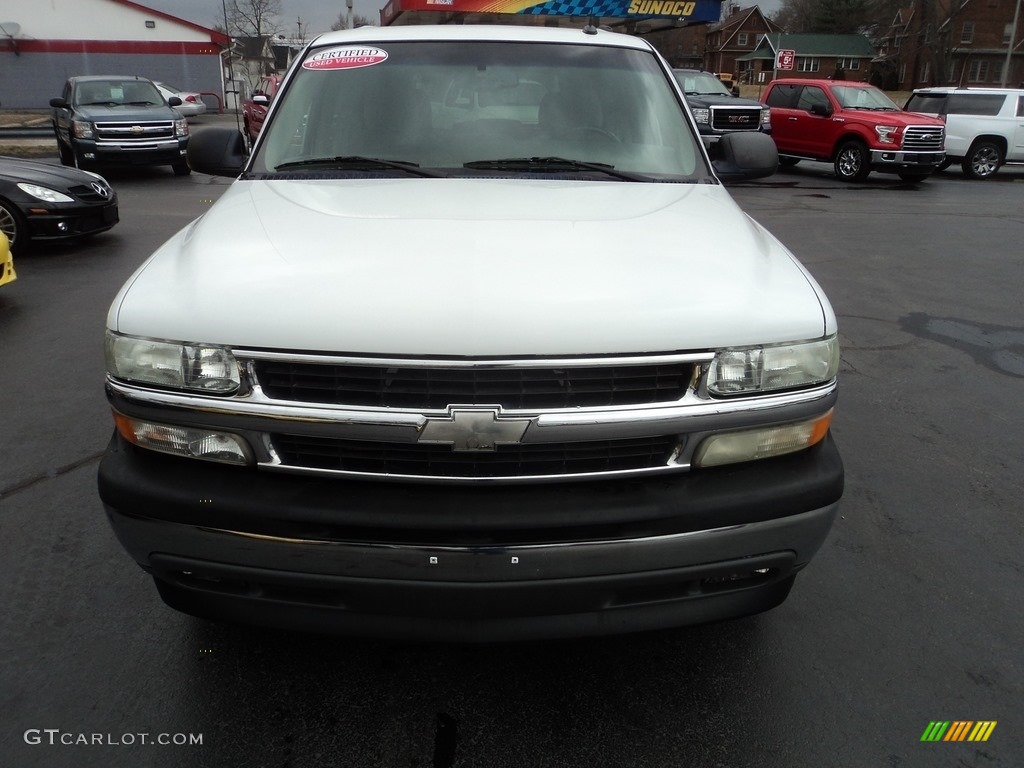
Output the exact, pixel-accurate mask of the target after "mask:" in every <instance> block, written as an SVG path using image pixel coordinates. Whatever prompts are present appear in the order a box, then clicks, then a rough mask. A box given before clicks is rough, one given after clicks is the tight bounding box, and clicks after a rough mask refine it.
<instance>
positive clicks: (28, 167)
mask: <svg viewBox="0 0 1024 768" xmlns="http://www.w3.org/2000/svg"><path fill="white" fill-rule="evenodd" d="M117 221H118V213H117V194H116V193H115V192H114V190H113V188H112V187H111V186H110V184H108V183H107V180H106V179H104V178H103V177H102V176H99V175H97V174H95V173H90V172H88V171H81V170H78V169H77V168H65V167H62V166H59V165H51V164H49V163H40V162H36V161H33V160H21V159H19V158H14V157H0V232H3V233H4V234H5V235H7V239H8V240H9V241H10V243H11V252H12V253H14V254H21V253H25V251H26V250H27V248H28V247H29V244H30V243H32V242H34V241H42V240H63V239H67V238H75V237H83V236H85V235H94V234H96V233H97V232H103V231H105V230H108V229H110V228H111V227H112V226H114V225H115V224H117Z"/></svg>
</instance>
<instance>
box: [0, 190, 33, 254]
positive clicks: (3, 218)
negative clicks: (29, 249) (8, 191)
mask: <svg viewBox="0 0 1024 768" xmlns="http://www.w3.org/2000/svg"><path fill="white" fill-rule="evenodd" d="M0 232H3V233H4V234H5V235H7V241H8V243H9V244H10V247H11V253H15V254H17V253H20V252H21V251H22V250H23V249H24V248H25V247H26V246H27V245H28V226H27V225H26V224H25V217H24V216H22V215H21V211H19V210H18V209H17V208H16V207H15V206H14V205H12V204H11V203H9V202H7V201H6V200H4V199H3V198H2V197H0Z"/></svg>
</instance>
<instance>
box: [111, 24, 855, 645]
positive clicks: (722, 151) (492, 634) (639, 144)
mask: <svg viewBox="0 0 1024 768" xmlns="http://www.w3.org/2000/svg"><path fill="white" fill-rule="evenodd" d="M189 161H190V163H191V165H192V167H193V169H194V170H195V171H198V172H204V173H219V174H224V175H230V176H232V177H237V179H236V181H234V183H233V184H232V185H231V186H230V188H228V189H227V191H226V192H225V193H224V195H223V196H222V197H221V198H220V199H219V201H218V202H217V203H216V204H215V205H213V206H212V207H211V208H210V210H209V211H208V212H207V213H206V214H205V215H203V216H202V217H201V218H200V219H198V220H197V221H195V222H193V223H192V224H191V225H189V226H187V227H186V228H185V229H183V230H182V231H181V232H179V233H178V234H177V235H176V236H174V237H173V238H171V239H170V240H169V241H168V242H167V243H165V244H164V245H163V246H162V247H161V248H160V249H159V250H158V251H157V252H156V253H155V254H153V255H152V256H151V257H150V258H149V259H148V260H147V261H146V262H145V263H144V264H143V266H142V267H141V268H140V269H139V270H138V271H137V272H136V274H135V275H133V276H132V277H131V279H130V280H128V282H127V283H126V284H125V286H124V287H123V289H122V290H121V292H120V293H119V294H118V296H117V297H116V299H115V300H114V302H113V305H112V306H111V308H110V313H109V316H108V319H107V331H106V358H107V378H106V391H107V396H108V398H109V400H110V403H111V406H112V409H113V414H114V422H115V424H116V429H115V431H114V435H113V437H112V440H111V442H110V445H109V448H108V450H107V453H106V455H105V457H104V459H103V461H102V462H101V466H100V470H99V491H100V495H101V497H102V499H103V502H104V505H105V508H106V510H107V514H108V516H109V519H110V522H111V524H112V526H113V529H114V531H115V532H116V534H117V536H118V537H119V539H120V541H121V542H122V543H123V545H124V547H125V548H126V549H127V551H128V552H129V553H130V555H131V556H132V557H133V558H134V559H135V560H136V561H137V562H138V563H139V564H140V565H141V566H142V567H143V568H144V569H145V570H146V571H147V572H148V573H150V574H151V575H152V577H153V578H154V580H155V582H156V584H157V587H158V589H159V591H160V594H161V596H162V597H163V599H164V600H165V601H166V602H167V603H168V604H170V605H171V606H173V607H175V608H178V609H180V610H182V611H186V612H189V613H192V614H196V615H199V616H206V617H211V618H217V619H228V620H238V621H246V622H254V623H259V624H269V625H276V626H285V627H291V628H296V629H303V630H314V631H336V632H342V633H349V634H359V635H367V636H392V637H401V638H407V639H408V638H431V639H459V640H472V641H487V640H499V639H500V640H509V639H523V638H535V637H553V636H573V635H585V634H604V633H614V632H626V631H636V630H646V629H653V628H659V627H668V626H674V625H680V624H686V623H694V622H702V621H709V620H714V619H720V618H724V617H731V616H739V615H743V614H749V613H754V612H757V611H762V610H765V609H767V608H771V607H772V606H775V605H777V604H778V603H780V602H781V601H782V600H784V599H785V597H786V595H787V594H788V592H789V590H790V586H791V585H792V583H793V580H794V578H795V576H796V574H797V572H798V571H799V570H800V569H801V568H803V567H804V566H805V565H807V563H808V562H809V561H810V560H811V558H812V556H813V554H814V552H815V551H816V550H817V549H818V548H819V546H820V545H821V544H822V542H823V541H824V539H825V537H826V535H827V533H828V531H829V528H830V526H831V524H832V521H833V519H834V517H835V515H836V510H837V504H838V502H839V499H840V496H841V495H842V490H843V467H842V462H841V460H840V458H839V454H838V452H837V450H836V446H835V444H834V442H833V440H832V437H831V434H830V430H829V427H830V423H831V420H832V413H833V408H834V406H835V403H836V397H837V389H836V387H837V383H836V373H837V369H838V366H839V348H838V344H837V328H836V318H835V315H834V314H833V311H832V308H831V307H830V306H829V303H828V300H827V299H826V298H825V294H824V293H823V292H822V290H821V288H820V287H819V286H818V285H817V283H816V282H815V281H814V279H813V278H812V277H811V276H810V274H809V273H808V272H807V270H806V269H805V268H804V267H803V266H802V265H801V264H800V263H799V262H798V261H797V260H796V258H794V256H793V255H792V254H791V253H789V252H788V251H787V250H786V249H785V248H784V247H783V246H782V245H781V244H780V243H779V242H777V241H776V240H775V239H774V238H773V237H772V236H771V235H770V234H769V233H768V232H767V231H766V230H765V229H764V228H762V227H761V226H759V225H758V224H757V223H756V222H754V221H753V220H752V219H750V218H749V217H747V216H746V215H744V214H743V212H742V211H741V210H740V209H739V208H738V207H737V205H736V204H735V203H734V202H733V200H732V199H731V197H730V195H729V193H728V191H727V190H726V188H725V187H724V186H723V184H722V180H723V179H744V178H757V177H760V176H766V175H769V174H771V173H773V172H774V170H775V168H776V167H777V163H778V156H777V153H776V151H775V148H774V144H773V143H772V140H771V139H770V138H769V137H768V136H765V135H763V134H760V133H757V132H751V133H749V134H736V135H725V136H723V137H722V138H721V140H720V141H719V142H717V143H716V145H715V148H714V150H713V156H711V157H709V155H708V154H707V152H706V151H705V149H704V146H703V145H702V143H701V141H700V135H699V133H698V131H697V127H696V125H695V124H694V122H693V119H692V117H691V116H690V112H689V110H688V109H687V107H686V103H685V101H684V99H683V95H682V93H681V92H680V90H679V87H678V86H677V85H676V82H675V79H674V78H673V76H672V71H671V69H670V68H669V67H668V66H667V64H666V63H665V61H664V60H663V59H662V58H661V57H659V56H658V54H657V53H656V52H655V51H654V50H653V49H652V48H651V46H650V45H649V44H648V43H647V42H645V41H643V40H641V39H638V38H634V37H629V36H624V35H618V34H613V33H609V32H606V31H601V30H597V29H594V28H592V27H588V28H585V29H543V28H539V27H513V26H468V25H467V26H455V25H453V26H443V27H428V26H409V27H397V28H378V27H364V28H362V29H358V30H353V31H348V32H337V33H331V34H328V35H325V36H323V37H320V38H319V39H317V40H315V41H314V42H313V43H311V44H310V45H309V47H308V48H307V49H306V50H305V51H304V52H303V53H302V54H301V55H300V56H299V57H298V59H297V60H296V62H295V64H294V65H293V66H292V68H291V70H290V71H289V72H288V73H287V75H286V77H285V78H284V81H283V83H282V85H281V90H280V91H279V93H278V96H277V98H276V99H275V101H274V103H273V105H272V106H271V108H270V111H269V114H268V116H267V121H266V124H265V126H264V128H263V130H262V131H261V133H260V135H259V139H258V141H257V142H256V144H255V146H254V147H253V149H252V154H251V155H249V154H247V152H246V143H245V141H244V139H243V137H242V135H241V134H240V133H239V132H238V131H235V130H231V129H216V128H207V129H204V130H203V131H198V132H196V134H195V136H194V137H193V140H192V143H191V144H190V156H189Z"/></svg>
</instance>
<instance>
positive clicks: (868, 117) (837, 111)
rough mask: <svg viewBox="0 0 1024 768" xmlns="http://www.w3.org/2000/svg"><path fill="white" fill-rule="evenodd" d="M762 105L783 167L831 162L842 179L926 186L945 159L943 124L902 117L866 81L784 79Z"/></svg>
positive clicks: (776, 82)
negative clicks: (875, 174)
mask: <svg viewBox="0 0 1024 768" xmlns="http://www.w3.org/2000/svg"><path fill="white" fill-rule="evenodd" d="M764 102H765V104H767V105H768V106H769V107H771V110H772V115H771V121H772V138H773V139H774V140H775V145H776V146H777V147H778V149H779V162H780V163H781V164H782V165H796V164H797V163H798V162H800V161H801V160H816V161H819V162H828V163H832V164H833V166H834V168H835V173H836V176H837V177H838V178H839V179H842V180H843V181H864V180H865V179H866V178H867V177H868V175H869V174H870V173H871V171H879V172H881V173H897V174H899V176H900V178H901V179H904V180H905V181H922V180H924V179H926V178H927V177H928V176H930V175H931V174H932V172H933V171H935V170H936V169H937V168H938V167H939V166H940V165H941V164H942V161H943V159H944V158H945V153H944V143H945V125H944V123H943V122H942V121H941V120H939V119H938V118H935V117H931V116H929V115H919V114H915V113H911V112H903V111H901V110H900V108H899V107H898V106H896V104H894V103H893V101H892V100H891V99H890V98H889V97H888V96H886V95H885V94H884V93H883V92H882V91H880V90H879V89H878V88H876V87H874V86H873V85H868V84H867V83H856V82H849V81H843V80H804V79H796V78H792V79H786V78H783V79H778V80H774V81H773V82H772V83H770V84H769V86H768V90H767V91H765V94H764Z"/></svg>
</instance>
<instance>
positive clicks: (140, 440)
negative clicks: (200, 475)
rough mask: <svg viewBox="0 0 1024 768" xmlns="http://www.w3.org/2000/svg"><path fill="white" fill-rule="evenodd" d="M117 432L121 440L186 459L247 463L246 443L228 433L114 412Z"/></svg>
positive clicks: (248, 450) (249, 457)
mask: <svg viewBox="0 0 1024 768" xmlns="http://www.w3.org/2000/svg"><path fill="white" fill-rule="evenodd" d="M114 423H115V424H116V425H117V431H118V432H119V433H120V434H121V437H123V438H124V439H125V440H127V441H128V442H129V443H132V444H133V445H137V446H139V447H140V448H148V449H149V450H151V451H160V452H161V453H169V454H171V455H172V456H182V457H184V458H186V459H203V460H204V461H219V462H221V463H223V464H249V463H251V462H252V451H251V449H250V448H249V444H248V443H247V442H245V440H244V439H243V438H242V437H241V436H239V435H235V434H232V433H231V432H213V431H210V430H208V429H201V428H199V427H180V426H175V425H172V424H155V423H153V422H151V421H142V420H141V419H133V418H131V417H129V416H125V415H123V414H120V413H118V412H117V411H114Z"/></svg>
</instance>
